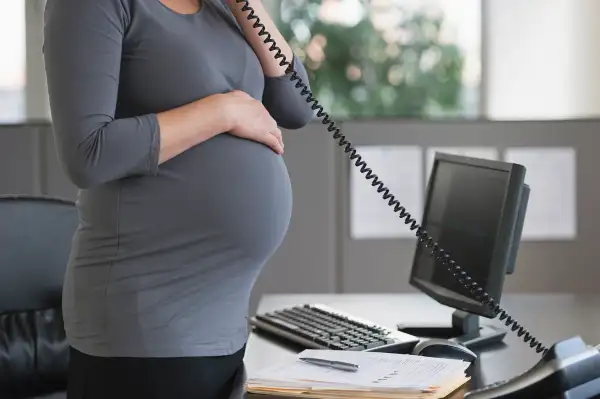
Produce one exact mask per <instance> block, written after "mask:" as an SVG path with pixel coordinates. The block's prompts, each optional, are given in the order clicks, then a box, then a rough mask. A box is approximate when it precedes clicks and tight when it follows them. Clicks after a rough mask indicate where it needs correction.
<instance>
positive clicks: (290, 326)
mask: <svg viewBox="0 0 600 399" xmlns="http://www.w3.org/2000/svg"><path fill="white" fill-rule="evenodd" d="M250 323H251V325H252V326H253V327H254V328H255V329H257V330H263V331H266V332H269V333H271V334H273V335H275V336H277V338H280V339H282V340H284V341H289V342H291V343H295V344H299V345H300V346H302V347H304V348H306V349H336V350H358V351H372V352H392V353H408V352H410V351H411V350H412V348H413V347H414V346H415V345H416V344H417V343H418V342H419V339H418V338H416V337H414V336H412V335H409V334H405V333H403V332H400V331H396V330H391V329H388V328H386V327H383V326H380V325H377V324H375V323H372V322H369V321H367V320H364V319H360V318H358V317H355V316H353V315H350V314H347V313H344V312H342V311H339V310H336V309H332V308H330V307H328V306H325V305H320V304H307V305H299V306H294V307H289V308H284V309H281V310H276V311H273V312H269V313H263V314H257V315H256V316H254V317H252V318H251V319H250Z"/></svg>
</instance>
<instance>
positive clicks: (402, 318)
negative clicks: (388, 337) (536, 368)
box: [244, 294, 600, 387]
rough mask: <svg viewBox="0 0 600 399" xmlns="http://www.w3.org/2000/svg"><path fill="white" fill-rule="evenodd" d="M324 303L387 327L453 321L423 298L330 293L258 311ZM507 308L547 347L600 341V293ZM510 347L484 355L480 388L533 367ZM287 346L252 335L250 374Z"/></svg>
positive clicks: (508, 342) (509, 302)
mask: <svg viewBox="0 0 600 399" xmlns="http://www.w3.org/2000/svg"><path fill="white" fill-rule="evenodd" d="M315 302H318V303H323V304H326V305H329V306H332V307H335V308H338V309H340V310H342V311H345V312H348V313H352V314H354V315H356V316H358V317H362V318H367V319H369V320H371V321H373V322H375V323H379V324H382V325H384V326H387V327H390V328H392V327H394V326H395V325H396V323H398V322H406V323H418V322H424V321H426V322H441V323H445V322H447V323H450V317H451V314H452V311H453V309H451V308H448V307H445V306H442V305H440V304H438V303H437V302H435V301H433V300H432V299H430V298H429V297H427V296H425V295H421V294H390V295H382V294H338V295H336V294H331V295H314V294H313V295H267V296H265V297H263V298H262V300H261V302H260V304H259V306H258V311H259V312H260V313H262V312H268V311H272V310H275V309H278V308H282V307H286V306H292V305H297V304H304V303H315ZM501 303H502V306H503V307H504V308H505V309H506V310H507V311H508V312H509V313H510V314H511V315H512V316H514V317H516V318H517V320H519V321H521V322H522V323H523V325H524V327H525V328H527V329H528V330H529V331H530V332H532V333H533V334H534V335H535V336H536V337H537V338H538V339H540V340H541V341H542V343H544V344H545V345H546V346H551V345H552V344H553V343H555V342H556V341H560V340H563V339H566V338H570V337H572V336H575V335H580V336H581V337H582V338H583V339H584V340H585V341H586V342H587V343H588V344H591V345H597V344H599V343H600V295H571V294H546V295H542V294H540V295H525V294H515V295H505V297H504V298H503V299H502V301H501ZM482 323H490V324H495V325H501V324H500V323H498V322H497V320H489V319H482ZM504 342H505V344H503V345H500V346H498V347H497V348H494V349H488V350H483V351H481V352H480V353H479V355H480V360H479V364H478V366H477V367H476V369H475V370H474V374H473V385H474V387H479V386H482V385H487V384H490V383H492V382H496V381H501V380H505V379H508V378H511V377H513V376H515V375H517V374H520V373H522V372H524V371H525V370H527V369H529V368H531V366H533V365H534V364H535V363H536V362H537V361H538V360H539V359H540V355H539V354H537V353H536V352H535V351H534V350H533V349H531V348H529V346H528V345H527V344H525V343H523V341H521V339H520V338H519V337H517V336H516V334H514V333H512V332H509V333H508V334H507V336H506V338H505V341H504ZM294 354H295V353H294V352H293V351H291V350H290V349H289V348H286V347H285V346H284V345H281V344H279V343H275V342H273V341H272V340H269V339H266V338H265V337H263V336H261V335H259V334H256V333H252V334H251V335H250V337H249V341H248V345H247V349H246V356H245V359H244V361H245V364H246V370H247V373H248V375H250V376H251V375H252V373H253V371H255V370H258V369H260V368H263V367H266V366H268V365H271V364H273V363H276V362H281V361H285V360H286V359H289V358H291V357H293V356H294Z"/></svg>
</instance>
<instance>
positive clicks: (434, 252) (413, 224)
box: [236, 0, 548, 354]
mask: <svg viewBox="0 0 600 399" xmlns="http://www.w3.org/2000/svg"><path fill="white" fill-rule="evenodd" d="M236 2H237V3H238V4H240V3H243V6H242V11H243V12H248V15H247V16H246V18H247V19H248V20H249V21H254V24H253V27H254V28H255V29H257V28H260V31H259V32H258V35H259V36H265V39H264V40H263V43H265V44H271V46H270V47H269V51H274V52H275V59H276V60H278V59H280V58H281V61H280V62H279V65H281V66H287V68H286V73H287V74H289V75H290V80H291V81H292V82H294V81H295V82H296V88H298V89H300V93H301V94H302V95H303V96H306V102H307V103H309V104H310V103H312V105H311V107H312V109H313V111H317V116H318V117H319V118H321V123H322V124H323V125H328V126H327V130H328V131H329V132H330V133H331V132H333V139H334V140H337V144H338V145H339V146H340V147H342V148H343V149H344V152H345V153H346V154H349V158H350V160H353V161H355V162H354V164H355V166H356V167H358V168H359V170H360V173H362V174H363V175H364V176H365V179H367V180H371V185H372V186H373V187H376V189H377V192H378V193H380V194H381V196H382V198H383V199H384V200H387V201H388V205H389V206H390V207H391V208H392V209H393V210H394V212H396V213H397V214H398V216H399V217H400V219H402V220H403V221H404V224H407V225H409V226H408V227H409V229H410V230H412V231H415V235H416V236H417V238H418V240H419V242H421V243H424V245H425V247H426V248H430V249H431V256H433V257H435V258H436V260H437V261H439V262H440V263H441V264H442V265H444V266H446V267H447V268H448V271H449V272H450V273H452V275H453V276H454V278H456V280H457V281H458V282H459V283H460V284H462V285H463V286H464V287H465V288H466V289H467V290H469V292H470V293H471V294H472V295H473V297H474V298H475V299H477V300H478V301H479V302H481V303H482V304H484V305H487V306H488V307H489V308H490V309H491V310H492V312H493V314H494V316H495V317H497V318H498V319H499V320H501V321H503V322H504V324H505V325H506V326H507V327H509V328H510V329H511V330H512V331H514V332H516V334H517V336H519V337H521V339H522V340H523V341H524V342H525V343H527V344H529V346H530V347H531V348H534V349H535V351H536V352H537V353H543V354H546V352H547V351H548V349H547V348H546V347H545V346H544V345H543V344H542V343H541V342H540V341H539V340H538V339H537V338H535V337H534V336H533V335H532V334H531V333H530V332H529V331H527V330H526V329H525V328H524V327H523V326H522V325H521V324H520V323H519V322H518V321H517V320H516V319H515V318H513V317H511V316H510V315H509V314H508V313H507V312H506V311H505V310H504V309H503V308H502V307H500V305H499V304H498V303H496V300H494V298H492V297H491V296H490V295H489V294H488V293H487V292H486V291H485V290H484V289H483V288H482V287H480V286H479V284H477V282H475V281H473V279H472V278H471V277H470V276H469V275H468V274H467V273H466V272H465V271H464V270H463V268H462V267H461V266H460V265H458V264H457V263H456V262H455V261H453V260H452V259H450V255H449V254H448V252H447V251H445V250H444V249H443V248H441V247H440V245H439V243H438V242H436V241H435V240H434V239H433V237H431V236H430V235H429V233H428V232H427V230H425V229H424V228H423V227H422V226H420V225H419V224H418V223H417V221H416V220H415V219H414V218H413V217H412V216H411V214H410V213H409V212H408V211H407V210H406V208H404V206H402V205H401V204H400V201H398V200H397V199H396V197H395V196H394V194H392V193H390V190H389V189H388V188H387V187H386V186H385V185H384V183H383V182H382V181H381V180H379V178H378V177H377V175H376V174H375V173H373V171H372V170H371V169H370V168H369V167H367V163H366V162H365V161H364V160H363V159H362V157H361V156H360V154H359V153H358V152H357V151H356V149H355V148H354V147H353V145H352V143H350V142H349V141H348V140H346V136H344V135H343V134H342V133H341V132H340V129H339V128H338V127H336V125H335V122H334V121H333V120H332V119H331V118H330V116H329V114H328V113H327V112H325V111H324V110H323V107H322V106H321V105H319V102H318V101H317V99H315V98H314V97H313V96H312V93H311V92H310V90H309V88H308V86H307V85H306V84H305V83H303V82H302V78H300V77H299V76H298V74H297V73H296V71H294V68H293V65H292V63H291V62H289V61H288V60H287V59H286V56H285V55H284V54H283V53H282V51H281V49H280V48H279V47H278V46H277V44H276V43H275V41H274V40H273V38H272V37H271V34H270V33H269V32H267V30H266V28H265V26H264V25H263V24H262V23H261V22H260V19H259V18H258V16H257V15H256V14H255V12H254V9H253V8H252V7H251V6H250V4H249V2H248V0H236Z"/></svg>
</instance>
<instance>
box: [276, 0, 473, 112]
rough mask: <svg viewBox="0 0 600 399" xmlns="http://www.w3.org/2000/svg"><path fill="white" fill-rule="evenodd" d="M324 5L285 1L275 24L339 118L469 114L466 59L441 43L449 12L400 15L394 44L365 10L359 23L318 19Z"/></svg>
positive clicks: (306, 0) (320, 97) (304, 0)
mask: <svg viewBox="0 0 600 399" xmlns="http://www.w3.org/2000/svg"><path fill="white" fill-rule="evenodd" d="M323 3H324V2H323V1H322V0H282V1H281V3H280V5H279V9H278V12H277V13H276V19H277V20H278V21H277V22H278V26H279V28H280V30H281V32H282V34H283V35H284V37H285V38H286V39H287V40H288V41H289V42H290V44H291V45H292V47H293V48H294V51H295V53H296V55H297V56H298V57H299V58H300V59H301V60H302V61H303V63H304V65H305V66H306V68H307V70H308V73H309V76H310V81H311V86H312V91H313V93H314V95H315V97H316V98H317V99H318V100H319V102H320V103H321V104H322V105H323V106H324V107H325V109H326V110H327V111H328V112H330V113H331V114H332V115H333V116H336V117H339V118H361V117H362V118H369V117H405V118H422V117H436V116H437V117H440V116H444V117H448V116H464V114H465V111H464V109H463V101H462V96H463V95H464V92H463V82H462V75H463V67H464V55H463V54H462V53H461V49H460V48H459V47H458V46H457V45H456V44H453V43H452V42H448V41H447V40H443V38H442V36H441V32H442V27H443V24H444V15H443V14H441V13H432V12H428V11H427V10H425V9H417V10H402V11H403V12H402V14H401V15H402V18H399V19H398V20H397V22H395V25H396V26H392V27H391V28H392V29H393V32H395V33H396V34H398V33H399V34H400V35H401V38H396V39H394V38H392V39H390V34H389V33H390V31H389V30H387V31H384V30H383V29H378V28H377V27H376V25H375V24H374V23H373V21H372V18H370V17H369V15H370V14H369V10H368V9H367V8H364V11H365V12H364V13H363V17H362V18H361V19H360V21H358V22H357V23H355V24H341V23H332V22H326V21H323V20H322V19H321V18H319V12H320V7H322V5H323ZM363 3H364V2H363ZM386 39H387V40H386Z"/></svg>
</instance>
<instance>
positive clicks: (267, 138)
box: [261, 132, 283, 155]
mask: <svg viewBox="0 0 600 399" xmlns="http://www.w3.org/2000/svg"><path fill="white" fill-rule="evenodd" d="M261 141H262V142H263V144H265V145H266V146H268V147H270V148H271V149H273V151H275V152H276V153H277V154H280V155H281V154H283V143H282V141H281V140H280V139H279V138H277V136H276V135H275V134H273V133H269V132H267V133H264V134H263V135H262V137H261Z"/></svg>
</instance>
